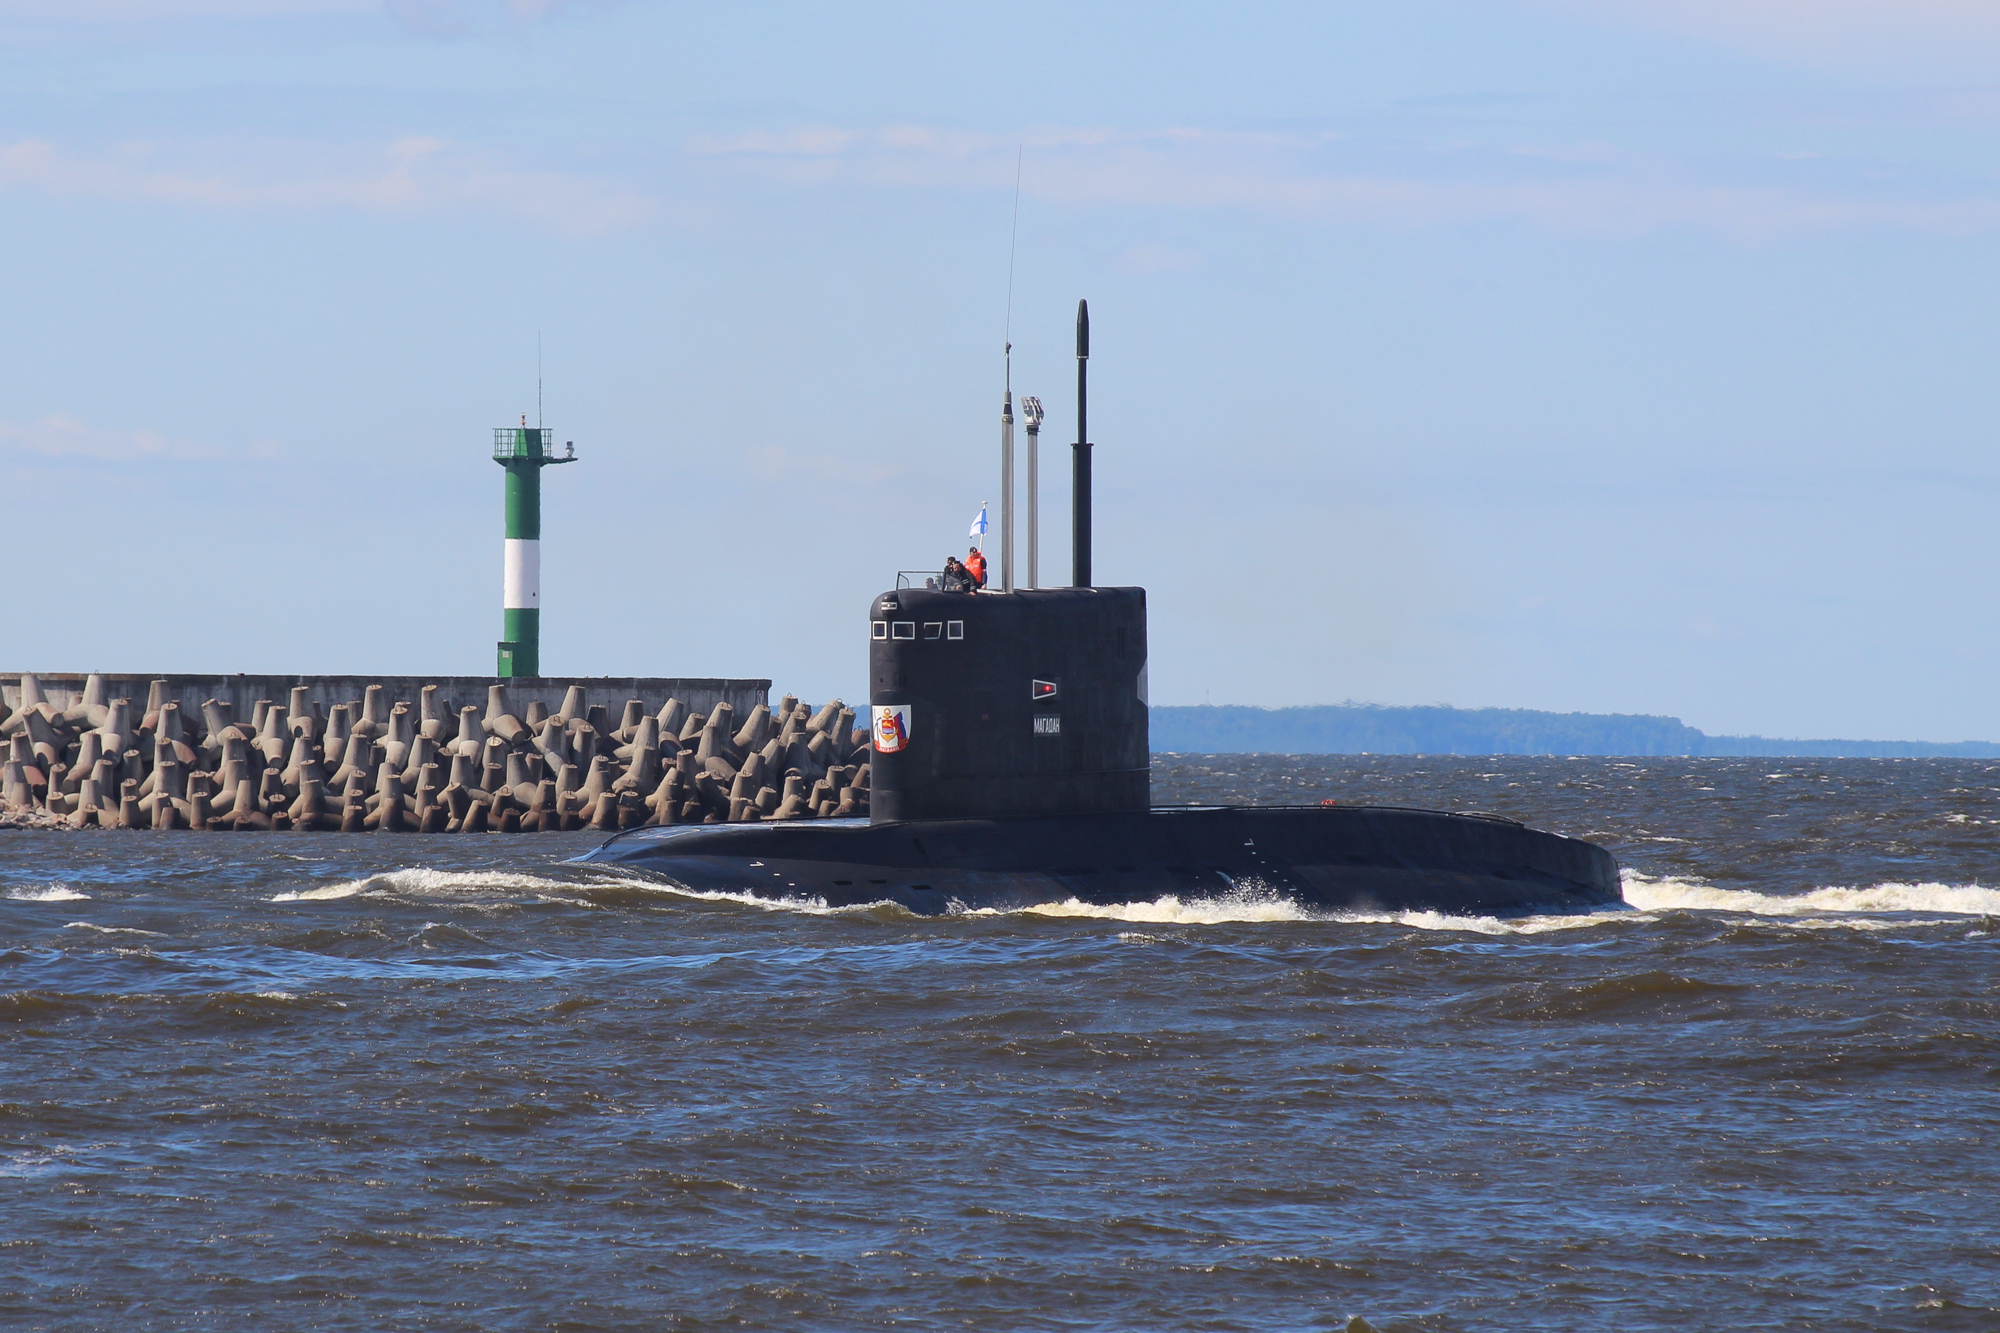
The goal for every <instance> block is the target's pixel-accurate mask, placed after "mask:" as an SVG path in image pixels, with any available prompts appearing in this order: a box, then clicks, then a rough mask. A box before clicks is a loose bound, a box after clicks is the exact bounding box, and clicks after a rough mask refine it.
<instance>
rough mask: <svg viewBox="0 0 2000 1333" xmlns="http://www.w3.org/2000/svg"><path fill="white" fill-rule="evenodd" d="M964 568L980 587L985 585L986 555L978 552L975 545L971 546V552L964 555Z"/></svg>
mask: <svg viewBox="0 0 2000 1333" xmlns="http://www.w3.org/2000/svg"><path fill="white" fill-rule="evenodd" d="M965 568H966V570H967V572H969V573H970V574H971V575H972V581H973V582H974V583H976V584H978V585H979V586H980V587H982V588H983V587H985V586H986V557H985V556H984V555H982V554H981V553H980V550H979V548H978V547H977V546H975V547H973V548H972V553H971V554H970V555H968V556H966V557H965Z"/></svg>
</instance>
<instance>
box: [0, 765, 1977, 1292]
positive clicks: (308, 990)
mask: <svg viewBox="0 0 2000 1333" xmlns="http://www.w3.org/2000/svg"><path fill="white" fill-rule="evenodd" d="M1155 795H1156V799H1159V800H1161V801H1163V802H1166V801H1189V800H1194V801H1208V800H1216V799H1224V798H1227V799H1235V800H1258V801H1317V800H1320V799H1324V798H1329V797H1331V798H1334V799H1339V800H1343V801H1357V802H1358V801H1371V802H1375V803H1382V804H1408V805H1426V806H1438V807H1444V808H1454V809H1471V810H1487V811H1493V812H1497V813H1502V814H1508V815H1512V816H1515V817H1517V818H1521V819H1524V820H1527V821H1529V822H1531V823H1534V824H1536V825H1538V826H1542V827H1548V828H1554V829H1557V830H1559V831H1562V832H1568V833H1574V834H1579V835H1583V836H1587V837H1591V838H1594V839H1596V840H1599V841H1601V842H1604V843H1605V844H1606V845H1608V846H1610V847H1611V848H1612V850H1613V851H1615V852H1616V853H1617V855H1618V856H1619V858H1620V860H1621V861H1622V862H1623V864H1624V865H1625V866H1626V868H1627V893H1628V896H1629V898H1630V900H1631V902H1632V903H1633V905H1634V910H1631V911H1627V912H1619V913H1603V914H1599V915H1595V916H1588V917H1562V918H1554V917H1545V918H1530V919H1526V920H1516V921H1504V922H1503V921H1497V920H1480V919H1453V918H1445V917H1436V916H1423V915H1414V916H1399V917H1376V918H1362V919H1339V918H1314V917H1310V916H1307V915H1304V914H1302V913H1300V912H1298V911H1296V910H1294V909H1292V908H1291V907H1289V906H1288V905H1286V904H1284V903H1282V902H1278V901H1274V900H1269V899H1263V898H1259V897H1257V896H1256V895H1255V894H1254V893H1253V894H1247V895H1244V896H1239V897H1236V898H1232V899H1225V900H1212V901H1193V902H1178V901H1174V900H1170V899H1169V900H1163V901H1159V902H1149V903H1133V904H1129V905H1128V906H1126V907H1124V908H1121V909H1107V908H1095V907H1093V908H1085V907H1081V906H1076V905H1064V904H1049V905H1048V906H1046V907H1045V908H1043V909H1040V910H1037V911H1030V912H1020V913H1012V914H1006V915H979V914H968V915H961V916H956V917H946V918H941V919H919V918H914V917H911V916H908V915H905V914H903V913H901V912H899V911H896V910H893V909H888V908H874V909H854V910H847V911H840V912H829V911H826V910H824V909H820V908H816V907H814V906H812V905H809V904H808V905H799V906H795V907H784V908H779V907H773V906H770V905H768V904H761V903H757V902H754V901H747V900H736V899H732V898H728V897H715V896H710V897H693V896H688V895H685V894H680V893H676V892H674V891H672V890H671V889H669V888H667V887H665V886H663V885H660V884H657V883H652V882H647V881H646V880H643V879H640V878H635V877H633V876H632V875H631V874H630V873H629V872H624V871H620V870H615V869H611V868H603V867H598V868H591V867H585V866H578V865H570V864H566V863H565V858H567V857H569V856H572V855H574V854H576V853H577V852H579V851H581V850H583V849H584V848H585V847H588V846H590V845H592V842H593V839H591V838H590V837H588V836H585V835H521V836H513V837H504V836H499V835H488V836H484V837H478V836H474V837H465V838H457V837H434V838H420V837H416V836H413V835H403V836H395V835H339V834H313V835H259V834H242V835H223V834H213V835H195V834H186V833H179V834H152V833H80V834H47V833H32V834H31V833H10V834H0V1326H4V1327H7V1328H10V1329H17V1328H18V1329H111V1328H116V1329H153V1328H158V1329H168V1328H172V1329H181V1328H188V1329H194V1328H201V1329H285V1328H314V1329H371V1330H372V1329H451V1330H456V1329H467V1330H470V1329H569V1330H583V1329H725V1328H734V1329H741V1328H759V1329H761V1328H785V1329H812V1330H817V1329H825V1330H848V1329H872V1328H924V1329H929V1328H944V1327H965V1328H980V1329H1005V1330H1033V1329H1216V1330H1225V1329H1245V1330H1288V1329H1338V1328H1350V1327H1351V1328H1355V1329H1360V1328H1363V1327H1372V1328H1375V1329H1380V1330H1390V1329H1425V1330H1457V1329H1468V1330H1469V1329H1569V1328H1577V1329H1675V1330H1684V1329H1687V1328H1724V1327H1726V1328H1811V1329H1855V1330H1862V1329H1868V1330H1875V1329H1902V1328H1910V1329H1940V1330H1943V1329H1994V1328H2000V1189H1996V1185H2000V1169H1996V1168H2000V1147H1996V1137H2000V1136H1997V1135H1996V1130H2000V1021H1996V1020H2000V999H1996V997H1995V994H1994V985H1993V978H1994V974H1995V964H1996V962H2000V890H1996V889H1994V888H1989V887H1986V886H1987V885H1988V884H1991V883H2000V859H1997V858H1996V846H1995V843H1996V839H1995V834H1996V831H2000V765H1996V764H1993V763H1991V762H1987V761H1947V760H1771V759H1751V760H1742V759H1728V760H1681V759H1671V760H1648V761H1637V762H1623V761H1616V760H1604V759H1584V760H1559V759H1558V760H1551V759H1528V758H1509V759H1423V758H1402V757H1398V758H1368V757H1339V756H1324V757H1311V758H1279V757H1251V758H1245V757H1233V756H1232V757H1210V758H1188V757H1171V756H1170V757H1162V758H1161V759H1160V761H1159V762H1158V764H1157V766H1156V782H1155ZM1354 1321H1361V1322H1354Z"/></svg>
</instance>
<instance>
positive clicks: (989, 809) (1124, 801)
mask: <svg viewBox="0 0 2000 1333" xmlns="http://www.w3.org/2000/svg"><path fill="white" fill-rule="evenodd" d="M869 621H870V623H869V634H870V639H869V654H868V679H869V703H870V705H871V707H870V709H869V712H870V715H871V722H872V726H873V736H872V739H871V748H872V749H873V754H872V755H871V756H870V759H869V763H870V769H869V775H870V783H869V785H870V787H871V789H872V795H871V798H870V806H869V819H870V821H871V822H873V823H877V824H881V823H890V822H895V821H900V820H912V819H997V818H1008V817H1012V816H1021V815H1055V814H1106V813H1114V812H1123V811H1144V810H1146V809H1147V808H1148V806H1149V804H1150V800H1151V788H1150V784H1149V770H1148V743H1147V742H1148V737H1147V712H1146V590H1145V589H1144V588H1042V589H1023V590H1018V591H1015V592H1007V593H955V592H937V591H933V590H930V589H919V588H902V589H898V590H896V591H894V592H885V593H883V594H882V595H881V596H879V597H877V598H876V599H875V601H874V604H873V609H872V611H871V613H870V617H869Z"/></svg>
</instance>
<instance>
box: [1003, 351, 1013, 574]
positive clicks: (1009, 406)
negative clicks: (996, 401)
mask: <svg viewBox="0 0 2000 1333" xmlns="http://www.w3.org/2000/svg"><path fill="white" fill-rule="evenodd" d="M1005 355H1006V358H1007V396H1006V397H1005V398H1003V399H1001V401H1000V591H1001V592H1012V591H1014V344H1013V343H1011V342H1010V343H1008V344H1007V350H1006V353H1005Z"/></svg>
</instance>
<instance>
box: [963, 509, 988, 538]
mask: <svg viewBox="0 0 2000 1333" xmlns="http://www.w3.org/2000/svg"><path fill="white" fill-rule="evenodd" d="M966 535H967V536H968V537H984V536H985V535H986V501H984V500H981V501H980V502H979V517H978V518H975V519H973V520H972V531H971V532H969V533H967V534H966Z"/></svg>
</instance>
